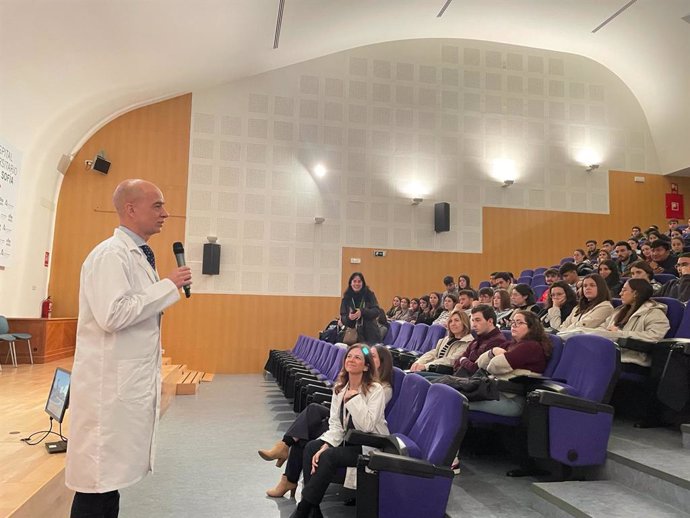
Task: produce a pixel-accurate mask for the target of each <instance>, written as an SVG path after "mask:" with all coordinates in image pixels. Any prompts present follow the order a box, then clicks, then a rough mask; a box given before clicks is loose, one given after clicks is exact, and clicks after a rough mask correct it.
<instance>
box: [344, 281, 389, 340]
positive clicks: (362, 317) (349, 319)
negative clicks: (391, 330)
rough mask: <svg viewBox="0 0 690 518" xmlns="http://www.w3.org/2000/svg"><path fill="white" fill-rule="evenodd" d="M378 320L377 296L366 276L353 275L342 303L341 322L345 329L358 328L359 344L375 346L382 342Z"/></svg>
mask: <svg viewBox="0 0 690 518" xmlns="http://www.w3.org/2000/svg"><path fill="white" fill-rule="evenodd" d="M378 318H379V303H378V301H377V300H376V295H374V292H373V291H371V290H370V289H369V287H368V286H367V283H366V281H365V280H364V275H362V274H361V273H360V272H355V273H353V274H352V275H350V279H349V281H348V283H347V289H346V290H345V293H344V294H343V299H342V301H341V302H340V321H341V322H342V323H343V324H344V325H345V327H356V328H357V330H358V335H359V337H358V338H359V339H358V341H359V342H364V343H367V344H375V343H376V342H378V341H379V340H380V337H379V326H378V323H377V320H378Z"/></svg>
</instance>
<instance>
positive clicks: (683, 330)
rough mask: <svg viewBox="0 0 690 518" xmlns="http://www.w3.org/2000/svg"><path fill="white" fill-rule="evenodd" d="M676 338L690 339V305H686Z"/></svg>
mask: <svg viewBox="0 0 690 518" xmlns="http://www.w3.org/2000/svg"><path fill="white" fill-rule="evenodd" d="M675 338H690V304H686V305H685V309H684V310H683V318H682V319H681V321H680V325H679V326H678V331H676V334H675Z"/></svg>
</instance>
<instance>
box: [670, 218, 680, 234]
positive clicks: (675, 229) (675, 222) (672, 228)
mask: <svg viewBox="0 0 690 518" xmlns="http://www.w3.org/2000/svg"><path fill="white" fill-rule="evenodd" d="M674 232H679V230H678V220H677V219H669V220H668V235H669V237H673V233H674Z"/></svg>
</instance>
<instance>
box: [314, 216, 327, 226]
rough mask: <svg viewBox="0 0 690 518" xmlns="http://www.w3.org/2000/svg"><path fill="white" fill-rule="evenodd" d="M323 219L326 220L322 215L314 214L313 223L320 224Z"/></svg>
mask: <svg viewBox="0 0 690 518" xmlns="http://www.w3.org/2000/svg"><path fill="white" fill-rule="evenodd" d="M324 221H326V218H324V217H323V216H316V217H315V218H314V223H316V224H317V225H321V224H322V223H323V222H324Z"/></svg>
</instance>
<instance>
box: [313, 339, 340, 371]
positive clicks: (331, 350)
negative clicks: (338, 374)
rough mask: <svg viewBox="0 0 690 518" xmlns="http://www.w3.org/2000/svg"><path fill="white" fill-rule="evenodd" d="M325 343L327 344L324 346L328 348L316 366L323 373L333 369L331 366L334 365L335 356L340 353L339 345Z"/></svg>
mask: <svg viewBox="0 0 690 518" xmlns="http://www.w3.org/2000/svg"><path fill="white" fill-rule="evenodd" d="M324 344H326V345H323V346H322V347H324V348H325V349H326V352H325V353H324V354H323V356H321V358H320V359H319V360H320V361H319V364H318V365H316V366H315V367H316V368H317V369H318V370H319V372H320V373H321V374H323V375H325V374H326V373H327V372H328V371H329V370H331V367H333V362H334V361H335V357H336V355H337V354H338V349H339V347H336V346H335V345H333V344H329V343H328V342H324Z"/></svg>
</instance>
